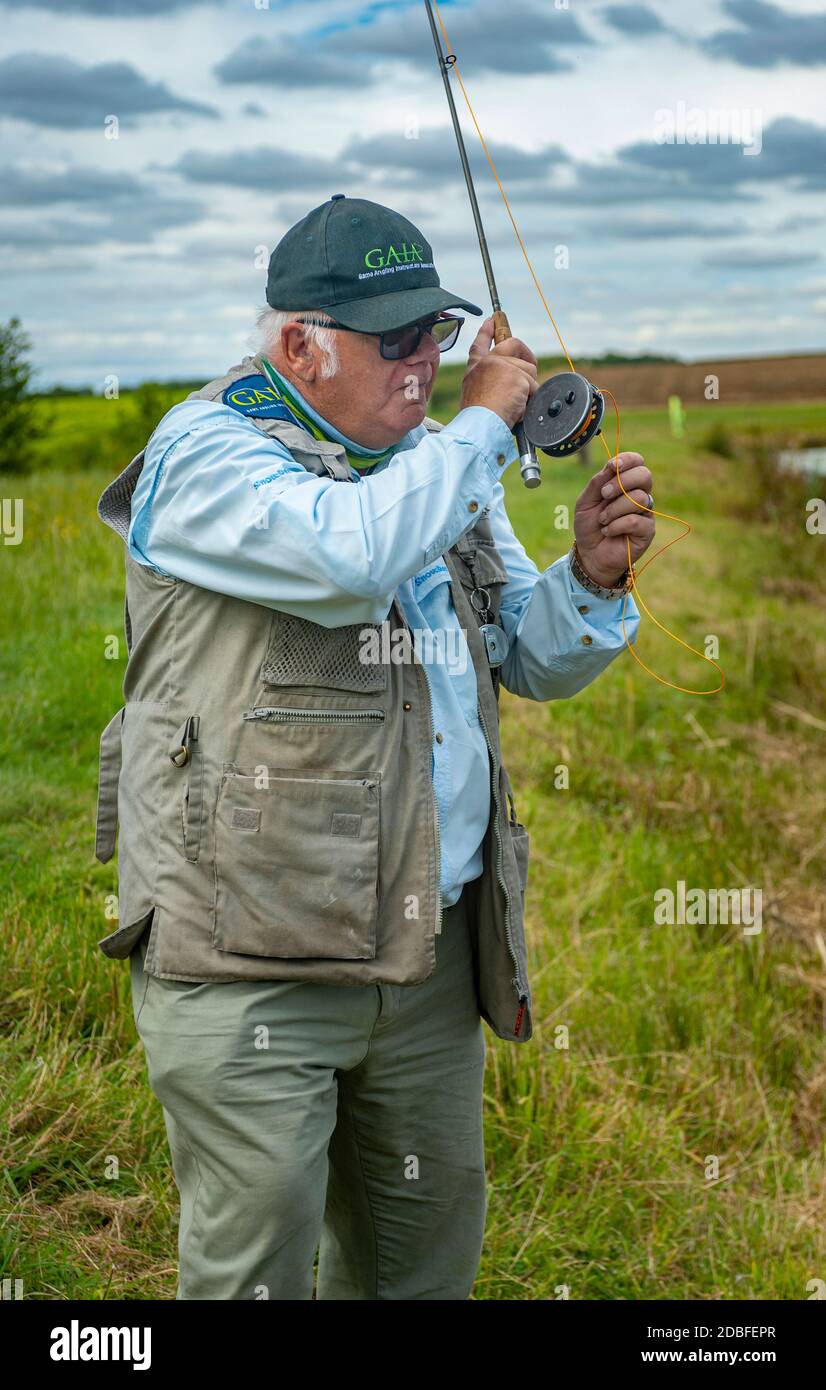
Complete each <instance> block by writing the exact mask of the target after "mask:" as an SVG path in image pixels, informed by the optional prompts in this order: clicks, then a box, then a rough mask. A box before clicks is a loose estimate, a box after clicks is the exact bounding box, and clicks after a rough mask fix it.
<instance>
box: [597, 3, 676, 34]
mask: <svg viewBox="0 0 826 1390" xmlns="http://www.w3.org/2000/svg"><path fill="white" fill-rule="evenodd" d="M599 13H600V15H601V16H602V17H603V18H604V19H607V21H608V23H609V24H610V25H611V27H612V28H613V29H616V30H617V31H618V32H619V33H620V34H632V35H635V36H638V37H643V36H644V35H646V34H665V33H668V30H667V28H666V26H665V25H664V24H663V22H662V20H661V19H660V17H659V15H657V14H655V13H654V11H653V10H649V9H646V7H645V5H608V6H606V8H605V9H604V10H600V12H599Z"/></svg>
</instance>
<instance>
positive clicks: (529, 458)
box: [493, 309, 542, 487]
mask: <svg viewBox="0 0 826 1390" xmlns="http://www.w3.org/2000/svg"><path fill="white" fill-rule="evenodd" d="M512 337H513V334H512V333H511V326H510V324H509V323H508V316H507V314H506V313H505V311H504V309H494V311H493V341H494V342H495V343H502V342H504V340H505V338H512ZM513 433H514V437H515V439H516V446H517V448H518V449H519V471H520V473H521V474H522V481H523V483H524V484H525V487H539V484H540V483H541V482H542V478H541V476H540V472H539V461H538V459H537V457H536V449H535V448H534V446H533V444H531V442H530V440H529V439H528V436H527V435H526V434H525V426H524V423H523V422H522V421H521V420H520V422H519V424H518V425H515V426H514V430H513Z"/></svg>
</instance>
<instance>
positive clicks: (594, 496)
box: [574, 453, 656, 589]
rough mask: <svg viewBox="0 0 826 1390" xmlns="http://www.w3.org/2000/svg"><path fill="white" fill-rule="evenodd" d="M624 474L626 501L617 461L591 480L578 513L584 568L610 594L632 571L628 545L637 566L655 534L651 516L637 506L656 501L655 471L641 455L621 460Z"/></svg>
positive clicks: (576, 529)
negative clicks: (653, 472) (627, 573)
mask: <svg viewBox="0 0 826 1390" xmlns="http://www.w3.org/2000/svg"><path fill="white" fill-rule="evenodd" d="M619 468H620V477H621V478H622V486H623V487H624V488H625V491H626V492H627V493H628V494H629V496H628V497H625V496H623V493H622V490H621V488H620V486H619V483H618V482H617V461H616V459H615V458H612V459H609V460H608V462H607V463H606V465H605V467H604V468H601V469H600V471H599V473H596V474H595V475H594V477H593V478H592V479H591V481H590V482H589V484H588V486H587V487H586V488H585V491H584V492H583V493H581V494H580V496H579V498H578V499H577V504H576V508H575V509H574V535H575V537H576V543H577V549H578V551H579V554H580V559H581V562H582V567H583V569H584V570H585V572H586V574H588V575H589V576H590V578H591V579H594V580H595V581H596V583H597V584H601V585H602V586H603V587H604V588H606V589H611V588H614V586H615V585H616V584H617V583H618V581H619V580H620V578H621V576H622V575H623V574H624V573H625V571H626V570H627V568H628V541H630V543H631V559H632V562H633V563H635V564H636V562H637V560H638V559H639V557H640V556H641V555H642V554H644V552H645V551H646V550H647V549H648V547H649V545H650V544H651V542H652V540H653V539H654V531H655V529H656V523H655V520H654V517H653V515H652V514H651V512H648V511H643V510H642V509H641V508H640V507H635V506H634V502H641V503H642V504H643V507H645V506H646V505H648V500H649V497H650V495H651V488H652V478H651V471H650V469H648V468H646V466H645V463H644V461H643V457H642V454H629V453H622V454H620V455H619ZM632 498H633V501H632V500H630V499H632ZM626 538H627V539H626Z"/></svg>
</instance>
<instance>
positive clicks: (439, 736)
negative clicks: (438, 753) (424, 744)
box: [436, 734, 444, 743]
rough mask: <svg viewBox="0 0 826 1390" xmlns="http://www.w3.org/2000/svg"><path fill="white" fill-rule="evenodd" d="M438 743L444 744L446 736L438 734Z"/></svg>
mask: <svg viewBox="0 0 826 1390" xmlns="http://www.w3.org/2000/svg"><path fill="white" fill-rule="evenodd" d="M436 742H437V743H444V735H443V734H437V735H436Z"/></svg>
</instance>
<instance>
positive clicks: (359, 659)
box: [261, 611, 387, 693]
mask: <svg viewBox="0 0 826 1390" xmlns="http://www.w3.org/2000/svg"><path fill="white" fill-rule="evenodd" d="M380 632H381V628H380V626H379V625H378V624H376V623H348V624H346V625H345V626H344V627H322V626H321V624H319V623H311V622H310V621H309V620H308V619H307V618H296V617H294V616H293V615H292V614H290V613H281V612H278V611H275V612H274V613H273V617H272V625H271V627H270V637H269V643H268V646H267V653H266V656H265V657H264V662H263V665H262V667H261V680H262V681H263V683H264V685H271V686H305V685H306V686H313V687H320V688H321V689H326V690H355V691H357V692H359V693H362V692H365V693H366V692H370V691H380V690H384V689H386V687H387V667H386V666H385V665H384V664H383V663H381V662H376V661H371V660H369V659H368V654H369V652H370V650H371V645H372V646H375V637H374V635H373V634H380Z"/></svg>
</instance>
